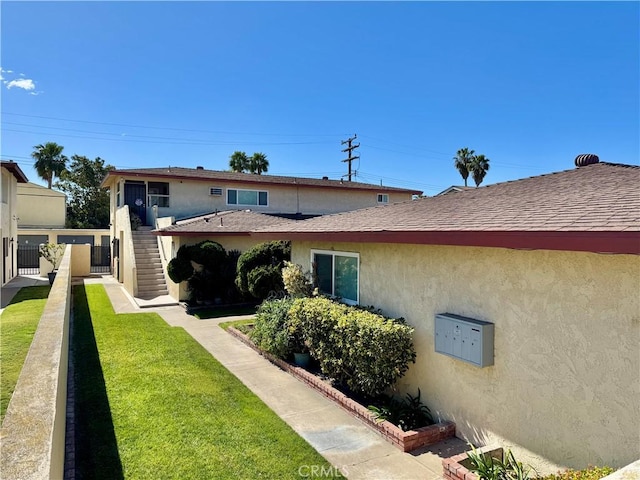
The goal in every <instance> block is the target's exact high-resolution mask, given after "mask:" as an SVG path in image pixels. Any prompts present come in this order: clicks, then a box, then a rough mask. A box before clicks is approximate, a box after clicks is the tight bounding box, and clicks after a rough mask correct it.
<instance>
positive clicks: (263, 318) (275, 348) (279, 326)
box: [249, 298, 299, 358]
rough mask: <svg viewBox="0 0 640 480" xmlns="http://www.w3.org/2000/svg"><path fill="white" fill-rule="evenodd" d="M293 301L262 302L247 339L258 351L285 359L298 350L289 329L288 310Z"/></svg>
mask: <svg viewBox="0 0 640 480" xmlns="http://www.w3.org/2000/svg"><path fill="white" fill-rule="evenodd" d="M292 304H293V300H292V299H289V298H282V299H278V300H269V301H266V302H263V303H262V305H260V307H259V308H258V312H257V313H256V318H255V322H254V326H253V329H252V330H251V332H250V334H249V337H250V338H251V340H252V341H253V343H255V344H256V345H257V346H258V347H259V348H260V349H262V350H264V351H265V352H269V353H271V354H272V355H275V356H276V357H279V358H287V357H289V356H290V355H291V354H293V353H294V350H296V348H298V346H299V345H298V343H299V342H298V341H297V337H296V336H294V335H293V334H294V333H295V332H291V331H290V329H289V309H290V308H291V305H292Z"/></svg>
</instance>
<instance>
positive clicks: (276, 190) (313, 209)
mask: <svg viewBox="0 0 640 480" xmlns="http://www.w3.org/2000/svg"><path fill="white" fill-rule="evenodd" d="M121 179H122V177H118V178H116V179H113V181H112V183H111V185H112V187H111V203H112V207H113V208H115V202H116V193H115V191H116V187H115V185H116V181H117V180H121ZM135 180H137V181H147V182H148V181H152V182H156V181H160V182H168V183H169V197H170V198H169V205H170V206H169V207H167V208H162V207H160V208H158V217H169V216H174V217H176V218H177V219H180V218H185V217H189V216H193V215H198V214H203V213H208V212H213V211H215V210H216V209H217V210H219V211H223V210H237V209H243V208H250V209H251V210H254V211H256V212H268V213H303V214H323V213H336V212H343V211H348V210H355V209H358V208H364V207H371V206H375V205H378V198H377V194H378V193H384V192H377V191H357V190H346V189H345V190H336V189H333V190H332V189H323V188H309V187H302V188H298V187H295V186H276V185H263V186H261V185H256V184H251V183H246V184H243V183H233V184H226V183H224V182H220V181H209V180H206V181H194V180H170V179H154V178H145V177H136V178H135ZM211 187H220V188H222V189H223V194H222V196H212V195H209V189H210V188H211ZM227 188H234V189H245V190H266V191H268V192H269V198H268V201H269V205H268V206H258V205H254V206H251V207H247V206H242V205H227V196H226V194H227V191H226V189H227ZM121 189H122V190H121V191H122V193H121V195H122V199H123V201H124V183H122V184H121ZM148 200H149V199H148V198H147V202H148ZM405 200H411V195H410V194H408V193H407V194H403V193H389V202H390V203H393V202H400V201H405ZM153 220H154V218H153V212H152V209H151V205H148V208H147V223H148V224H152V223H153Z"/></svg>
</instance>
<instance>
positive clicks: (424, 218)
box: [254, 163, 640, 233]
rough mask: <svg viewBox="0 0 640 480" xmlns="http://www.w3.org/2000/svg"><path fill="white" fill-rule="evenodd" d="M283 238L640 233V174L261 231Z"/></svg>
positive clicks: (560, 180)
mask: <svg viewBox="0 0 640 480" xmlns="http://www.w3.org/2000/svg"><path fill="white" fill-rule="evenodd" d="M254 231H256V232H260V233H283V232H292V233H295V232H300V233H313V232H323V233H326V232H385V231H386V232H446V231H451V232H471V231H478V232H481V231H523V232H531V231H555V232H563V231H565V232H569V231H571V232H576V231H581V232H588V231H594V232H595V231H609V232H638V231H640V167H638V166H632V165H620V164H613V163H597V164H593V165H588V166H585V167H580V168H575V169H572V170H566V171H562V172H557V173H551V174H547V175H541V176H536V177H530V178H525V179H522V180H515V181H511V182H504V183H498V184H494V185H488V186H485V187H480V188H473V189H469V190H465V191H462V192H457V193H455V194H452V195H442V196H436V197H429V198H423V199H420V200H414V201H409V202H403V203H397V204H393V205H385V206H378V207H372V208H366V209H362V210H356V211H351V212H345V213H339V214H334V215H326V216H323V217H318V218H313V219H310V220H304V221H300V222H296V223H292V224H281V225H270V226H266V227H261V228H256V229H255V230H254Z"/></svg>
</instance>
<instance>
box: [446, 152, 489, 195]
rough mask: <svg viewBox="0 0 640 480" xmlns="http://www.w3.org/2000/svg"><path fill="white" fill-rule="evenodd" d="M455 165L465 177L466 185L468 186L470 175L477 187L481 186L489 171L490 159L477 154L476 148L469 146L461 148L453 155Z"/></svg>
mask: <svg viewBox="0 0 640 480" xmlns="http://www.w3.org/2000/svg"><path fill="white" fill-rule="evenodd" d="M453 165H454V167H456V168H457V169H458V172H460V175H461V176H462V178H463V179H464V186H465V187H466V186H467V179H468V178H469V175H471V177H472V178H473V181H474V182H475V184H476V187H479V186H480V184H481V183H482V181H483V180H484V177H485V175H486V174H487V172H488V171H489V159H488V158H487V157H485V156H484V155H482V154H480V155H476V154H475V151H474V150H470V149H468V148H467V147H465V148H461V149H460V150H458V153H456V156H455V157H453Z"/></svg>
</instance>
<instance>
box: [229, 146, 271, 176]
mask: <svg viewBox="0 0 640 480" xmlns="http://www.w3.org/2000/svg"><path fill="white" fill-rule="evenodd" d="M229 168H230V169H231V171H232V172H239V173H242V172H248V173H255V174H257V175H261V174H262V173H263V172H266V171H267V170H269V160H267V156H266V155H265V154H264V153H261V152H256V153H254V154H253V155H252V156H251V157H248V156H247V154H246V153H245V152H241V151H239V150H236V151H235V152H233V153H232V154H231V156H230V157H229Z"/></svg>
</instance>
